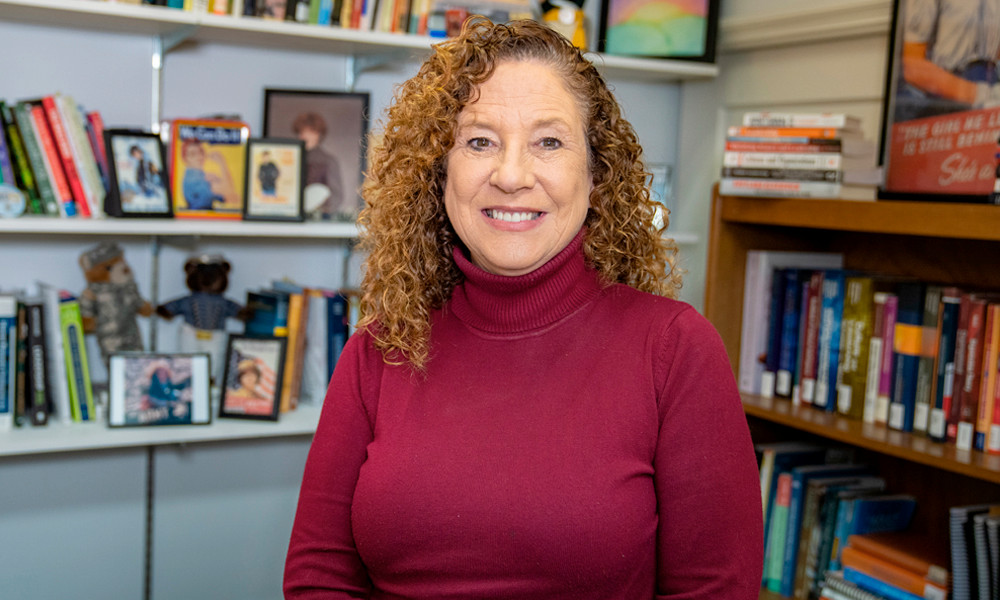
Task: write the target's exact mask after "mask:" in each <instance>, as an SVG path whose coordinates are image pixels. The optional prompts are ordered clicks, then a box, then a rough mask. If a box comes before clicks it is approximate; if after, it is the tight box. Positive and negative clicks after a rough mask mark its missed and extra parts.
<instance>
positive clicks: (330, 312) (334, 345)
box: [326, 292, 348, 381]
mask: <svg viewBox="0 0 1000 600" xmlns="http://www.w3.org/2000/svg"><path fill="white" fill-rule="evenodd" d="M326 311H327V312H326V315H327V318H326V325H327V336H326V343H327V352H326V361H327V381H329V379H330V377H333V370H334V368H336V366H337V359H338V358H340V353H341V352H343V350H344V344H346V343H347V337H348V325H347V297H346V296H344V295H343V294H341V293H340V292H337V293H335V294H332V295H330V296H327V298H326Z"/></svg>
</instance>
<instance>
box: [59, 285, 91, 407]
mask: <svg viewBox="0 0 1000 600" xmlns="http://www.w3.org/2000/svg"><path fill="white" fill-rule="evenodd" d="M59 327H60V330H61V331H62V342H63V355H64V358H65V361H66V375H67V380H68V381H69V396H70V410H71V411H72V415H73V420H74V421H92V420H94V419H96V415H95V414H94V394H93V389H92V388H91V385H90V367H89V366H88V364H87V349H86V347H85V346H84V339H83V318H82V316H81V315H80V305H79V303H78V302H77V301H76V300H75V299H73V300H70V299H65V300H62V301H61V302H60V303H59Z"/></svg>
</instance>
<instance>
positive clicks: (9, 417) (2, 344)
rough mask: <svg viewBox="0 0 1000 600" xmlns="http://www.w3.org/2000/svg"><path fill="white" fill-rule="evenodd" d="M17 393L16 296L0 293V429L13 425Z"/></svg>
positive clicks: (9, 427)
mask: <svg viewBox="0 0 1000 600" xmlns="http://www.w3.org/2000/svg"><path fill="white" fill-rule="evenodd" d="M16 395H17V298H15V297H14V296H13V295H12V294H4V295H0V431H3V430H6V429H11V428H12V427H13V426H14V397H15V396H16Z"/></svg>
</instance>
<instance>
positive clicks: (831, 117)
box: [743, 111, 858, 129]
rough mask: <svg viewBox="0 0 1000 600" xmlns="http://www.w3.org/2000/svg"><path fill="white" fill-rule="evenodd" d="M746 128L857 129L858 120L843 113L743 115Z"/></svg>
mask: <svg viewBox="0 0 1000 600" xmlns="http://www.w3.org/2000/svg"><path fill="white" fill-rule="evenodd" d="M743 125H744V127H835V128H841V129H844V128H849V127H856V126H857V125H858V120H857V119H856V118H853V117H850V116H849V115H846V114H841V113H774V112H761V111H757V112H747V113H743Z"/></svg>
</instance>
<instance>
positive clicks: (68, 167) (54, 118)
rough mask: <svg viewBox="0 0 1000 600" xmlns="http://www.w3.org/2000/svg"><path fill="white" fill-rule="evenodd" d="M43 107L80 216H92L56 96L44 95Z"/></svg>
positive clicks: (88, 199)
mask: <svg viewBox="0 0 1000 600" xmlns="http://www.w3.org/2000/svg"><path fill="white" fill-rule="evenodd" d="M42 108H43V109H44V111H45V118H46V119H47V120H48V123H49V130H50V131H51V133H52V139H53V140H54V141H55V146H56V151H57V152H58V154H59V159H60V160H61V161H62V167H63V171H64V173H65V175H66V181H67V182H68V183H69V189H70V192H71V193H72V195H73V200H74V201H75V202H76V207H77V210H79V211H80V216H82V217H89V216H91V214H90V198H89V197H88V195H87V193H86V191H85V190H84V186H83V179H81V176H80V172H79V170H78V168H77V164H76V160H75V159H74V158H73V149H72V146H71V145H70V141H69V134H67V132H66V124H65V123H63V120H62V117H61V116H59V108H58V107H57V106H56V102H55V98H54V97H53V96H45V97H43V98H42Z"/></svg>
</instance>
